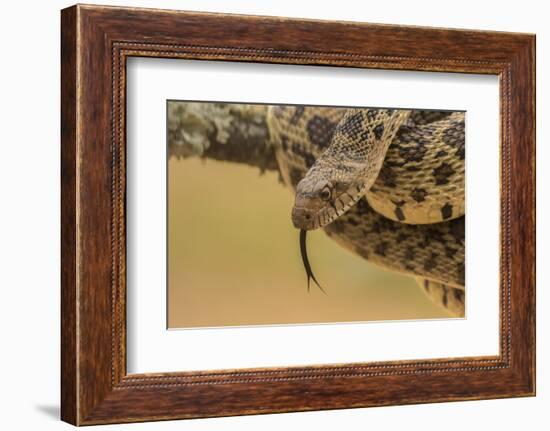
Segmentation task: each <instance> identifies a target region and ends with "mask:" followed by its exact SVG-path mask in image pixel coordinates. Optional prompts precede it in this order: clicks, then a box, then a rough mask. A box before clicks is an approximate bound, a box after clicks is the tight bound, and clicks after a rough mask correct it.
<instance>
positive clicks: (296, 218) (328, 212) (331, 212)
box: [292, 185, 365, 230]
mask: <svg viewBox="0 0 550 431" xmlns="http://www.w3.org/2000/svg"><path fill="white" fill-rule="evenodd" d="M364 190H365V186H364V185H361V186H360V187H356V186H352V187H350V188H348V190H346V191H345V192H343V193H341V194H340V195H339V196H336V197H335V198H334V199H331V200H330V201H328V202H323V206H321V207H318V206H316V205H312V204H311V202H310V201H309V200H308V199H299V198H298V197H297V199H296V203H295V205H294V207H293V208H292V223H293V224H294V227H295V228H296V229H301V230H314V229H319V228H322V227H325V226H326V225H328V224H330V223H332V222H333V221H334V220H336V219H337V218H338V217H340V216H341V215H342V214H344V213H345V212H346V211H348V210H349V209H350V208H351V207H352V206H354V205H355V204H356V203H357V202H358V201H359V199H361V197H362V196H363V195H364ZM308 203H309V204H310V205H308ZM312 207H313V208H312Z"/></svg>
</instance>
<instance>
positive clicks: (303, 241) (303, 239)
mask: <svg viewBox="0 0 550 431" xmlns="http://www.w3.org/2000/svg"><path fill="white" fill-rule="evenodd" d="M306 234H307V230H304V229H300V253H301V254H302V262H304V268H305V270H306V274H307V291H308V292H309V282H310V280H313V281H314V282H315V284H316V285H317V287H318V288H319V289H321V292H323V293H324V294H325V295H326V294H327V293H326V292H325V291H324V289H323V288H322V287H321V285H320V284H319V282H318V281H317V279H316V278H315V276H314V275H313V271H311V265H310V264H309V259H308V258H307V246H306Z"/></svg>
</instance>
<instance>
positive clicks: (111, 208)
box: [61, 5, 535, 425]
mask: <svg viewBox="0 0 550 431" xmlns="http://www.w3.org/2000/svg"><path fill="white" fill-rule="evenodd" d="M61 21H62V26H61V49H62V56H61V58H62V60H61V72H62V76H61V79H62V93H61V107H62V112H61V128H62V134H61V136H62V147H61V170H62V172H61V173H62V175H61V189H62V202H61V205H62V216H61V226H62V246H61V253H62V286H61V287H62V289H61V291H62V295H61V306H62V325H61V335H62V336H61V339H62V345H61V353H62V364H61V365H62V373H61V375H62V378H61V387H62V391H61V392H62V396H61V416H62V419H63V420H65V421H67V422H70V423H72V424H76V425H87V424H101V423H113V422H136V421H146V420H161V419H176V418H191V417H208V416H222V415H238V414H255V413H270V412H288V411H305V410H320V409H337V408H351V407H364V406H380V405H389V404H411V403H424V402H441V401H449V400H471V399H481V398H501V397H511V396H529V395H534V393H535V103H534V102H535V36H534V35H528V34H512V33H500V32H485V31H466V30H448V29H435V28H423V27H401V26H389V25H375V24H360V23H351V22H345V23H344V22H330V21H312V20H296V19H281V18H272V17H253V16H240V15H219V14H205V13H195V12H193V13H190V12H177V11H163V10H147V9H132V8H118V7H101V6H80V5H78V6H73V7H71V8H68V9H65V10H63V11H62V20H61ZM334 35H338V37H334ZM131 56H142V57H165V58H187V59H200V60H214V59H215V60H224V61H246V62H258V63H259V62H262V63H289V64H307V65H318V64H324V65H333V66H346V67H359V68H379V69H403V70H418V71H444V72H463V73H481V74H494V75H498V76H499V77H500V106H501V112H500V114H501V135H500V136H501V218H500V226H501V283H500V289H501V295H500V304H501V306H500V316H501V327H500V337H501V343H500V354H499V355H498V356H494V357H492V356H491V357H464V358H445V359H436V360H423V361H401V362H381V363H363V364H343V365H331V366H304V367H294V368H268V369H246V370H237V371H235V370H228V371H217V372H215V371H208V370H206V371H204V372H180V373H160V374H155V375H151V374H143V375H136V374H131V375H128V374H127V373H126V366H125V364H126V351H125V334H126V328H125V324H126V323H125V293H126V292H125V289H126V285H125V190H126V187H125V185H126V184H125V181H126V175H125V151H126V140H125V97H126V89H125V83H126V80H125V77H126V67H125V66H126V59H127V58H128V57H131ZM495 222H498V221H497V220H495ZM305 394H307V395H305Z"/></svg>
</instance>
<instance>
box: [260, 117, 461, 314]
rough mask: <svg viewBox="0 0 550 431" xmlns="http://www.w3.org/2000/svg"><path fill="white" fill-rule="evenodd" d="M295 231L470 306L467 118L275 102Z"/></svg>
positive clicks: (273, 127) (455, 308)
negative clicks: (326, 239)
mask: <svg viewBox="0 0 550 431" xmlns="http://www.w3.org/2000/svg"><path fill="white" fill-rule="evenodd" d="M267 122H268V125H269V130H270V135H271V140H272V141H273V143H274V145H275V155H276V158H277V162H278V165H279V170H280V172H281V175H282V178H283V181H284V182H285V183H286V184H287V185H288V186H290V187H292V188H293V189H294V190H295V193H296V201H295V205H294V208H293V212H292V219H293V222H294V225H295V226H296V227H297V228H299V229H303V230H310V229H317V228H323V229H324V230H325V232H326V233H327V234H328V235H329V236H331V237H332V238H333V239H334V240H336V241H337V242H339V243H340V244H341V245H343V246H344V247H346V248H348V249H350V250H351V251H352V252H354V253H357V254H359V255H360V256H362V257H364V258H366V259H368V260H370V261H372V262H375V263H377V264H378V265H381V266H383V267H386V268H389V269H392V270H396V271H400V272H404V273H407V274H409V275H413V276H416V277H419V278H420V284H421V285H422V286H423V287H424V289H425V290H426V292H427V293H428V294H429V295H430V296H432V297H433V298H436V299H437V301H438V302H439V303H441V304H442V305H443V306H445V307H446V308H448V309H449V310H450V311H451V312H453V313H454V314H462V313H463V310H464V277H465V266H464V228H465V217H464V178H465V176H464V169H465V168H464V164H465V163H464V162H465V157H464V155H465V153H464V151H465V150H464V113H463V112H439V111H438V112H435V111H421V110H394V109H355V108H353V109H352V108H350V109H344V108H328V107H305V106H271V107H269V108H268V109H267Z"/></svg>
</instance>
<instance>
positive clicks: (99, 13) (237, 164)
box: [61, 5, 535, 425]
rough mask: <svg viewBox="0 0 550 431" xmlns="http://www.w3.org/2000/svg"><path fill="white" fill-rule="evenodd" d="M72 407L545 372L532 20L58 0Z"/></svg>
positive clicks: (501, 390)
mask: <svg viewBox="0 0 550 431" xmlns="http://www.w3.org/2000/svg"><path fill="white" fill-rule="evenodd" d="M61 30H62V34H61V36H62V37H61V42H62V67H61V69H62V95H61V100H62V103H61V106H62V113H61V114H62V153H61V160H62V184H61V185H62V328H61V329H62V346H61V349H62V382H61V383H62V400H61V406H62V409H61V414H62V419H63V420H65V421H67V422H70V423H72V424H75V425H89V424H90V425H91V424H102V423H117V422H138V421H149V420H165V419H178V418H196V417H212V416H227V415H239V414H256V413H269V412H289V411H306V410H321V409H336V408H352V407H367V406H381V405H393V404H412V403H428V402H441V401H451V400H473V399H489V398H502V397H514V396H532V395H534V394H535V323H534V322H535V274H534V271H535V256H534V255H535V239H534V238H535V188H534V185H535V184H534V181H535V175H534V166H535V164H534V160H535V136H534V130H535V129H534V128H535V123H534V100H535V81H534V70H535V69H534V66H535V54H534V52H535V51H534V47H535V37H534V36H533V35H528V34H513V33H500V32H485V31H470V30H450V29H436V28H422V27H403V26H389V25H377V24H365V23H351V22H330V21H314V20H297V19H286V18H275V17H254V16H239V15H220V14H211V13H196V12H179V11H165V10H149V9H133V8H119V7H103V6H91V5H88V6H81V5H78V6H73V7H71V8H68V9H65V10H63V11H62V28H61Z"/></svg>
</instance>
